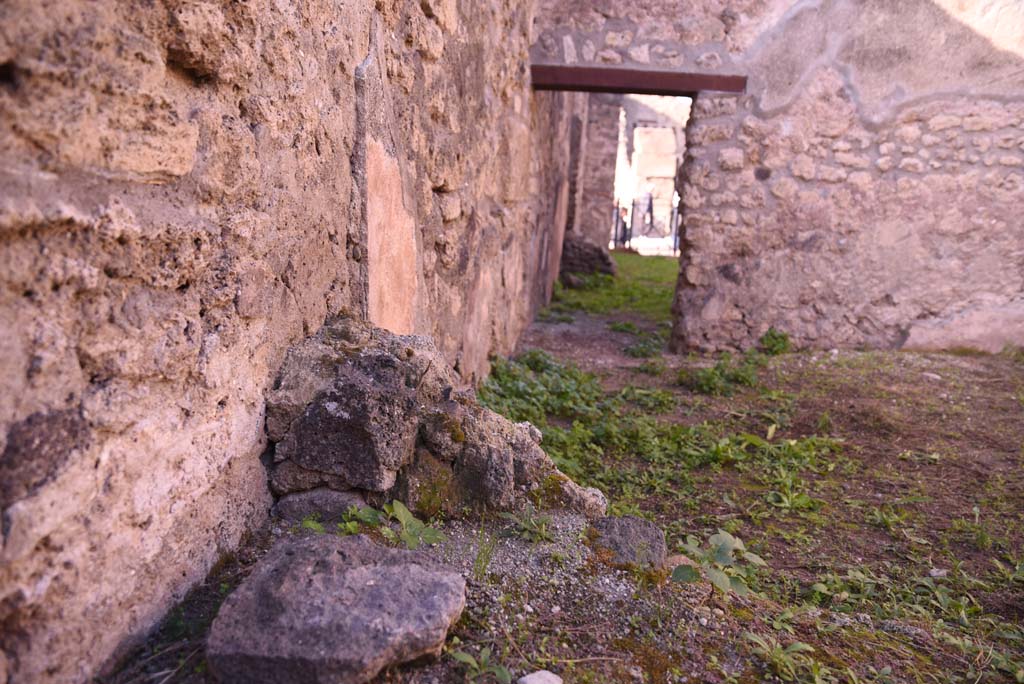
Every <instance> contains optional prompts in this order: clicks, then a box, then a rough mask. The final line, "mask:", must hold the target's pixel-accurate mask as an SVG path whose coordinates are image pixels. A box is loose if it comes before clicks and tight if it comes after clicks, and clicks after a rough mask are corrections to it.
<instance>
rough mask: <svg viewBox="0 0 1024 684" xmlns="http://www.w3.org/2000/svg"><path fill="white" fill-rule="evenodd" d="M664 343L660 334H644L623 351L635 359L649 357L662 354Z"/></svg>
mask: <svg viewBox="0 0 1024 684" xmlns="http://www.w3.org/2000/svg"><path fill="white" fill-rule="evenodd" d="M664 344H665V343H664V341H663V340H662V339H661V337H660V336H658V335H644V336H643V337H641V338H640V339H638V340H637V341H636V342H634V343H633V344H631V345H629V346H628V347H626V348H625V349H623V350H622V351H623V353H624V354H625V355H626V356H631V357H633V358H634V359H649V358H651V357H653V356H658V355H659V354H661V350H662V347H663V346H664Z"/></svg>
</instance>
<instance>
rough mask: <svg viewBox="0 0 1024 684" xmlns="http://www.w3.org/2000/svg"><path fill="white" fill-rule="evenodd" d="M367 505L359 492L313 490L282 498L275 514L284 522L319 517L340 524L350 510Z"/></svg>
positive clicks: (275, 508)
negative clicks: (312, 516)
mask: <svg viewBox="0 0 1024 684" xmlns="http://www.w3.org/2000/svg"><path fill="white" fill-rule="evenodd" d="M365 505H366V499H365V498H364V497H363V495H362V494H360V493H359V492H339V491H335V490H333V489H327V488H320V489H311V490H310V491H308V492H298V493H296V494H288V495H287V496H283V497H281V499H280V500H279V501H278V502H277V505H275V506H274V513H275V514H276V515H277V516H278V517H279V518H281V519H282V520H287V521H289V522H298V521H300V520H302V519H304V518H306V517H308V516H311V515H316V516H319V520H320V521H321V522H339V521H340V520H341V519H342V517H343V516H344V515H345V512H346V511H348V509H349V508H351V507H353V506H355V507H357V508H359V507H361V506H365Z"/></svg>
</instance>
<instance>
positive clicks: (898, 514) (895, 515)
mask: <svg viewBox="0 0 1024 684" xmlns="http://www.w3.org/2000/svg"><path fill="white" fill-rule="evenodd" d="M906 517H907V514H906V513H904V512H902V511H898V510H896V509H895V508H893V507H892V506H888V505H886V506H881V507H878V506H872V507H871V509H870V510H868V513H867V516H866V521H867V523H868V524H870V525H874V526H875V527H881V528H882V529H884V530H886V531H887V532H892V531H894V530H895V529H896V528H897V527H899V526H900V525H902V524H903V523H904V522H905V521H906Z"/></svg>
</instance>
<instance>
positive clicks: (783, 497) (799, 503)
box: [765, 466, 821, 511]
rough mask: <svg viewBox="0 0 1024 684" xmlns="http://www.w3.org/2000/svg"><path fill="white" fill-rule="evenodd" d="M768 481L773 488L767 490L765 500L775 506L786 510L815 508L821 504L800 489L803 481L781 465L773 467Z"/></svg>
mask: <svg viewBox="0 0 1024 684" xmlns="http://www.w3.org/2000/svg"><path fill="white" fill-rule="evenodd" d="M770 482H771V484H772V485H774V487H775V489H773V490H771V491H769V492H768V494H767V495H766V496H765V500H766V501H767V502H768V503H770V504H771V505H772V506H775V507H776V508H781V509H783V510H786V511H801V510H816V509H818V508H820V506H821V501H819V500H818V499H814V498H811V496H810V495H809V494H806V493H804V492H802V491H800V490H801V489H802V488H803V486H804V481H803V480H801V479H800V478H799V477H797V476H796V475H794V474H793V473H792V472H790V471H789V470H787V469H786V468H784V467H782V466H779V467H777V468H776V469H775V473H774V475H773V476H772V477H771V478H770Z"/></svg>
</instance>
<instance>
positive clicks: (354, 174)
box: [0, 0, 568, 684]
mask: <svg viewBox="0 0 1024 684" xmlns="http://www.w3.org/2000/svg"><path fill="white" fill-rule="evenodd" d="M530 22H531V16H530V8H529V7H528V6H527V7H524V6H523V5H522V4H521V3H519V2H514V1H512V0H507V1H504V0H493V1H490V2H486V3H480V2H461V3H460V2H456V0H423V1H422V2H420V1H418V0H417V1H415V2H414V1H412V0H408V1H406V0H386V1H384V2H376V3H374V2H371V1H370V0H365V1H364V0H358V1H356V2H348V1H342V0H312V1H310V2H303V3H272V2H270V1H269V0H256V1H254V2H249V3H244V4H242V3H233V2H227V1H223V2H192V1H182V0H167V1H166V2H141V1H138V2H135V1H125V2H109V1H108V2H91V1H87V0H62V1H61V2H57V1H55V0H53V1H40V0H31V1H29V0H15V1H13V2H7V3H4V4H3V6H2V7H0V25H2V26H3V27H4V28H3V31H2V32H0V265H2V268H0V279H2V283H3V287H2V288H0V345H2V348H3V350H4V353H3V354H0V371H2V373H0V374H2V377H3V378H4V380H3V391H2V392H0V511H2V526H0V532H2V550H0V681H6V680H8V679H9V680H10V681H11V682H17V683H19V684H20V683H23V682H26V683H27V682H41V681H47V682H81V681H85V680H86V679H87V678H89V677H90V675H91V674H92V673H93V672H95V671H96V669H97V667H98V666H99V665H100V664H101V663H102V662H103V661H104V660H106V659H107V658H108V657H110V656H111V655H112V654H114V653H115V652H116V651H117V649H118V648H119V646H123V645H124V644H125V643H127V641H129V640H130V639H131V638H134V637H138V636H140V635H142V634H144V633H145V632H146V630H148V629H149V628H150V627H151V626H152V625H153V624H154V622H155V621H156V620H157V619H158V618H159V617H160V615H161V614H162V613H163V611H164V610H165V609H166V608H167V607H168V606H169V605H170V604H171V602H173V601H174V600H176V599H178V598H180V597H181V596H182V595H183V593H184V592H185V591H186V590H187V589H188V588H189V587H190V586H192V585H193V584H195V583H196V582H197V581H199V580H200V579H202V578H203V577H204V576H205V574H206V572H207V570H208V569H209V568H210V566H211V564H212V563H213V562H214V561H215V560H216V559H217V558H218V557H219V556H220V555H221V554H223V553H224V552H226V551H228V550H230V549H232V548H234V547H235V546H236V545H237V544H238V542H239V540H240V539H241V538H242V536H243V535H244V534H245V532H246V531H247V530H248V529H251V528H252V527H253V526H254V525H255V524H258V523H259V522H260V521H261V520H263V519H264V517H265V515H266V511H267V508H268V506H269V500H270V499H269V494H268V491H267V486H266V472H265V470H264V467H263V466H262V465H261V463H260V454H261V452H262V451H263V450H264V448H265V445H266V436H265V433H264V397H265V393H266V392H267V390H268V389H269V387H270V386H271V384H272V382H273V380H274V377H275V374H276V372H277V369H278V367H279V365H280V363H281V360H282V357H283V354H284V351H285V349H287V348H288V347H289V346H290V345H291V344H293V343H294V342H295V341H297V340H298V339H300V338H302V337H304V336H307V335H310V334H312V333H313V332H315V331H316V330H317V329H319V328H320V326H321V325H322V324H323V322H324V320H325V318H327V317H329V316H331V315H333V314H336V313H349V314H353V315H356V316H359V317H368V318H370V319H372V320H373V321H374V322H377V323H382V324H386V325H389V326H391V327H394V328H398V329H408V330H414V331H416V332H422V333H428V334H432V335H434V336H435V337H436V338H437V340H438V344H439V346H440V348H441V349H442V351H443V353H444V355H445V357H446V358H447V359H448V360H449V361H450V362H452V363H453V364H457V367H458V369H459V370H460V371H461V373H462V375H463V377H464V378H466V379H469V378H472V377H473V376H474V375H478V374H480V373H481V372H482V371H483V370H484V369H485V368H486V363H487V361H486V359H487V355H488V353H489V352H491V351H494V352H497V353H503V352H506V351H508V350H509V349H510V348H511V346H512V345H513V344H514V341H515V338H516V336H517V335H518V333H519V331H520V330H521V329H522V328H523V326H525V325H526V323H527V322H528V320H529V319H530V317H531V315H532V312H533V310H534V309H535V308H536V307H537V306H538V305H539V304H540V303H541V302H543V301H544V299H545V298H546V297H547V296H548V294H549V293H550V287H551V282H552V280H553V278H554V276H555V274H556V272H557V263H558V257H559V250H560V248H561V235H560V230H561V227H562V226H564V221H565V213H566V199H565V198H566V195H567V191H566V188H567V182H566V180H567V178H566V173H567V172H566V169H565V164H566V162H565V159H566V157H567V154H566V150H567V146H568V125H567V122H566V120H565V119H566V111H567V106H566V104H565V98H564V97H563V96H559V95H548V96H544V97H538V98H533V97H532V94H531V92H530V90H529V87H528V82H527V73H528V71H527V69H526V68H525V67H526V56H527V50H528V46H529V43H530V37H529V31H530ZM535 149H536V150H538V151H539V152H538V153H534V152H533V150H535Z"/></svg>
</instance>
